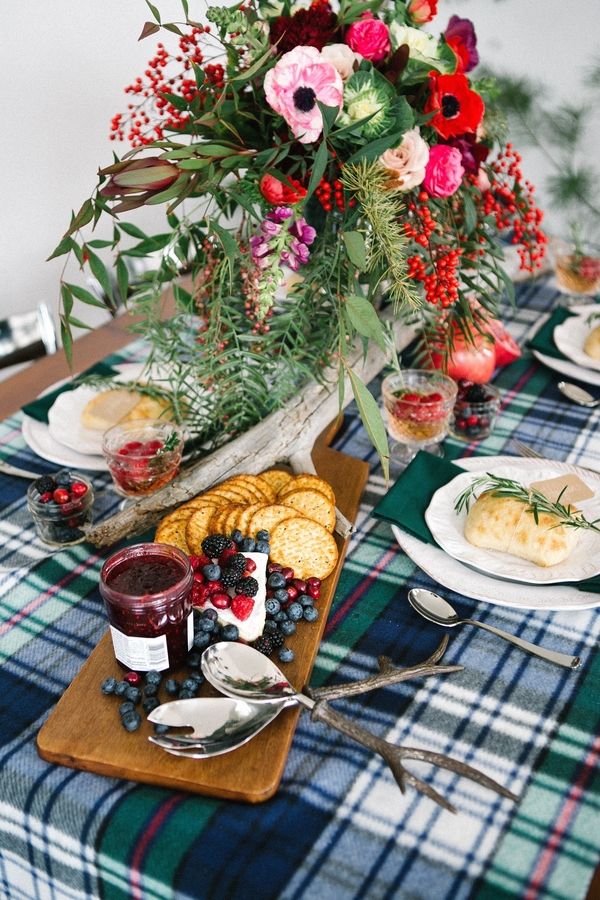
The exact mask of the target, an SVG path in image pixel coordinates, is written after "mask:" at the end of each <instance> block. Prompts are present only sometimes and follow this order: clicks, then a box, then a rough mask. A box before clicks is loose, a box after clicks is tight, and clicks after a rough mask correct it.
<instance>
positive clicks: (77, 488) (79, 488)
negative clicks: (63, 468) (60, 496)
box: [71, 481, 87, 497]
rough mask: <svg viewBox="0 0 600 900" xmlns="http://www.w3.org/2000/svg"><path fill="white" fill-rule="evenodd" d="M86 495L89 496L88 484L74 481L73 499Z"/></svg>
mask: <svg viewBox="0 0 600 900" xmlns="http://www.w3.org/2000/svg"><path fill="white" fill-rule="evenodd" d="M84 494H87V484H84V483H83V481H74V482H73V484H72V485H71V497H83V495H84Z"/></svg>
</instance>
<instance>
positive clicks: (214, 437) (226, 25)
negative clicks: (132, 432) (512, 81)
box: [53, 0, 545, 455]
mask: <svg viewBox="0 0 600 900" xmlns="http://www.w3.org/2000/svg"><path fill="white" fill-rule="evenodd" d="M437 3H438V0H393V2H385V0H371V2H362V0H340V4H339V8H338V9H337V10H334V9H333V8H332V6H331V5H330V4H329V2H328V0H314V2H312V3H311V5H310V6H298V7H293V6H292V5H291V3H290V0H284V2H283V3H276V2H269V0H243V2H242V3H241V4H240V5H236V6H233V7H230V8H224V7H209V8H208V11H207V12H206V18H207V20H208V22H209V24H208V25H203V24H201V23H200V22H197V21H196V20H194V19H193V18H190V12H189V5H188V2H187V0H182V7H183V20H182V21H181V22H169V23H162V22H161V18H160V13H159V11H158V9H156V7H154V6H153V5H152V4H150V3H149V2H148V6H149V8H150V10H151V12H152V15H153V21H149V22H146V24H145V25H144V28H143V31H142V34H141V37H143V38H147V37H149V36H150V35H153V34H155V33H156V32H158V31H159V30H160V29H161V28H162V29H164V30H166V32H167V33H168V36H169V38H170V39H172V40H173V41H175V42H176V43H177V46H176V48H175V50H174V52H170V51H168V50H167V48H166V46H165V44H163V43H160V44H159V45H158V48H157V50H156V54H155V56H154V57H153V58H152V59H151V60H150V62H149V64H148V67H147V69H146V70H145V72H144V74H143V76H140V77H138V78H136V79H135V81H134V82H133V83H132V84H131V85H129V86H128V87H127V88H126V93H127V94H128V96H129V103H128V107H127V111H126V112H125V113H119V114H117V115H115V117H114V118H113V120H112V123H111V139H112V140H113V141H114V142H119V141H129V142H130V144H131V147H132V149H131V150H129V151H128V152H127V153H125V154H124V155H123V156H122V158H121V159H119V158H118V157H116V159H115V162H114V163H113V164H112V165H110V166H107V167H105V168H103V169H101V171H100V179H99V184H98V187H97V189H96V191H95V193H94V194H93V196H92V197H91V198H90V199H88V200H87V201H86V202H85V203H84V204H83V206H82V207H81V209H80V210H79V212H78V213H77V214H74V215H73V217H72V220H71V224H70V227H69V229H68V231H67V233H66V234H65V236H64V237H63V239H62V240H61V242H60V244H59V245H58V247H57V248H56V250H55V252H54V254H53V256H57V255H61V254H69V253H72V254H74V256H75V257H76V259H77V261H78V262H79V264H80V266H82V267H83V266H89V268H90V270H91V272H92V273H93V275H94V276H95V278H96V279H97V280H98V281H99V282H100V284H101V286H102V289H103V292H104V295H105V303H106V304H107V305H109V306H112V305H114V304H115V303H116V302H117V301H118V297H119V296H120V298H123V299H125V298H127V303H128V304H129V305H130V306H131V307H132V308H133V310H134V311H135V312H137V313H141V315H142V325H141V326H140V330H141V332H142V333H143V334H144V335H145V336H146V337H147V338H148V339H149V341H150V345H151V352H152V361H153V362H158V363H165V362H167V363H169V371H170V372H171V373H172V375H170V378H169V385H168V387H169V390H170V391H172V393H173V395H174V397H175V406H176V409H177V410H178V412H179V414H180V415H181V416H183V415H185V416H186V418H187V420H188V423H189V425H190V427H191V428H192V429H193V430H195V432H196V433H197V435H198V437H199V438H200V439H201V441H202V442H204V444H205V445H207V443H210V442H211V441H212V442H214V441H224V440H226V439H228V438H230V437H232V436H234V435H236V434H239V433H241V432H243V431H244V430H246V429H247V428H248V427H250V426H251V425H253V424H254V423H256V422H257V421H258V420H260V419H261V418H263V417H264V416H265V415H266V414H268V413H269V412H270V411H271V410H273V409H275V408H277V407H278V406H280V405H281V404H283V403H284V402H285V401H286V400H287V399H289V398H290V397H291V396H292V395H293V394H294V393H295V392H296V391H297V390H298V387H299V385H301V384H302V383H303V382H304V381H305V380H307V379H308V378H311V377H317V378H319V377H322V378H329V373H330V372H331V371H332V370H333V371H336V370H337V371H338V372H339V374H340V376H341V375H344V374H345V373H346V371H348V370H349V364H348V359H347V355H348V349H349V347H350V345H351V344H352V343H353V342H354V340H355V339H356V337H357V335H360V336H361V337H362V338H364V339H365V340H372V341H375V342H377V343H378V344H379V345H380V346H381V347H382V348H384V349H385V348H387V349H390V346H391V340H390V332H389V327H388V325H387V324H386V323H388V322H389V321H390V320H392V319H393V318H397V317H398V316H407V315H410V316H411V317H412V320H413V321H418V322H419V323H420V326H421V327H422V331H423V335H424V338H425V341H426V342H429V344H431V343H433V344H434V345H435V347H436V349H437V351H438V355H439V350H440V348H442V357H443V356H444V354H445V353H447V352H448V349H451V348H452V343H453V340H454V338H455V336H456V335H459V336H460V335H462V336H463V339H465V338H464V336H465V335H466V340H467V341H468V340H472V339H474V338H473V336H474V335H476V334H477V333H485V332H487V331H488V330H489V329H488V328H487V325H486V322H487V320H488V319H491V318H493V317H494V316H495V314H496V308H497V303H498V298H499V297H500V295H501V294H502V292H503V290H505V289H507V288H510V280H509V279H508V277H507V275H506V274H505V272H504V270H503V268H502V246H501V240H502V238H503V237H505V238H506V239H507V240H508V241H510V242H512V243H513V244H514V245H516V247H517V248H518V250H519V254H520V259H521V265H522V267H523V268H524V269H526V270H528V271H530V272H533V271H534V270H535V269H536V268H537V267H538V266H539V265H540V263H541V260H542V258H543V255H544V243H545V237H544V235H543V233H542V231H541V227H540V226H541V219H542V214H541V212H540V211H539V210H538V209H537V207H536V205H535V202H534V197H533V193H534V189H533V187H532V185H531V184H530V183H529V182H527V181H524V180H523V177H522V173H521V167H520V157H519V155H518V154H517V153H516V152H515V150H514V149H513V147H512V146H511V144H504V145H503V144H502V143H500V144H499V145H498V142H499V140H500V139H502V135H501V133H500V129H499V123H498V120H497V118H495V117H493V116H491V115H489V112H488V114H486V103H488V101H489V100H490V98H492V97H493V90H494V86H493V83H492V81H491V80H490V79H479V80H477V79H476V78H475V77H474V76H473V75H472V74H471V73H472V72H473V70H474V68H475V67H476V66H477V64H478V62H479V56H478V51H477V39H476V34H475V30H474V27H473V24H472V23H471V22H470V21H469V20H468V19H464V18H459V17H458V16H452V17H451V19H450V21H449V22H448V23H447V25H446V27H445V29H444V30H443V32H442V33H441V34H439V35H436V34H433V33H431V32H430V31H429V30H424V29H423V26H428V27H429V23H430V22H431V21H432V20H433V19H434V17H435V15H436V13H437ZM173 36H174V37H173ZM488 105H489V104H488ZM154 204H163V205H164V206H165V214H166V226H165V230H164V231H163V232H162V233H160V234H155V235H147V234H145V233H144V232H143V231H142V230H141V229H140V228H139V227H138V226H137V225H134V224H131V223H127V222H125V221H123V220H122V218H121V216H122V214H124V213H128V212H130V211H132V210H135V209H136V208H137V207H140V206H142V205H154ZM105 215H110V216H112V217H114V232H113V238H112V240H110V241H101V240H89V239H86V238H85V237H84V234H83V232H82V229H83V228H84V227H85V226H86V225H88V224H89V223H91V222H93V223H94V224H95V223H96V222H97V221H98V219H99V218H100V217H101V216H105ZM102 248H106V252H109V251H110V252H112V253H113V256H114V273H115V276H114V278H113V277H112V272H111V270H110V267H107V265H106V264H105V262H103V260H102V259H101V257H100V255H99V254H98V253H97V252H96V251H97V250H98V249H100V250H101V249H102ZM139 258H144V259H146V258H147V260H148V262H149V267H148V268H147V269H146V271H145V272H144V274H143V276H141V277H139V278H137V279H133V278H132V276H131V265H130V263H131V261H132V260H135V259H139ZM184 273H187V274H188V275H189V276H190V277H189V278H188V280H187V281H186V280H182V274H184ZM171 284H172V285H173V292H174V297H175V303H176V311H175V314H174V315H173V316H171V317H170V318H168V319H166V320H164V321H163V320H161V317H160V315H159V310H160V304H161V297H162V295H163V294H164V290H165V287H166V286H168V285H171ZM61 291H62V302H63V316H62V323H63V341H64V344H65V347H66V349H67V352H69V349H70V342H71V336H70V327H71V325H72V324H75V325H80V324H81V322H80V320H79V319H76V318H74V317H73V312H72V310H73V306H74V301H75V300H79V301H83V302H84V303H98V302H99V301H98V300H97V299H96V298H95V297H94V296H93V295H92V294H91V293H90V292H89V291H87V290H85V289H84V288H82V287H79V286H77V285H75V284H73V283H71V282H69V281H67V280H65V279H64V278H63V281H62V284H61ZM473 295H476V296H477V302H475V303H474V302H473ZM349 374H350V380H351V384H352V387H353V390H354V393H355V395H356V397H357V400H358V401H359V408H360V411H361V415H362V416H363V421H364V422H365V425H366V427H367V429H368V431H369V434H370V435H371V437H372V438H373V440H374V442H375V444H376V446H377V448H378V449H379V450H380V452H383V453H384V455H385V447H383V445H382V442H383V440H384V439H383V438H382V436H381V433H382V431H383V429H382V428H381V426H380V424H378V421H377V419H378V416H379V413H378V410H377V405H376V404H375V401H374V400H373V399H372V397H371V395H370V394H369V393H368V391H367V389H366V387H365V386H364V385H362V384H361V383H360V381H359V379H358V378H357V376H356V375H355V374H354V373H353V372H352V371H351V370H350V371H349Z"/></svg>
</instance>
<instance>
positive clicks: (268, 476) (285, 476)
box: [260, 469, 294, 495]
mask: <svg viewBox="0 0 600 900" xmlns="http://www.w3.org/2000/svg"><path fill="white" fill-rule="evenodd" d="M260 477H261V478H262V480H263V481H266V482H267V484H270V485H271V487H272V489H273V490H274V491H275V495H277V494H278V493H279V491H280V490H281V489H282V488H283V487H285V485H286V484H289V482H290V481H291V480H292V478H293V477H294V476H293V475H292V473H291V472H287V471H286V470H285V469H267V471H266V472H261V473H260Z"/></svg>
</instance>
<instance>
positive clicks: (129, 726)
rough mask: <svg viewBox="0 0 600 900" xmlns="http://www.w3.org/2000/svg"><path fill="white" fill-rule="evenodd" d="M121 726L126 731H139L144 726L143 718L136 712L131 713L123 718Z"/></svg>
mask: <svg viewBox="0 0 600 900" xmlns="http://www.w3.org/2000/svg"><path fill="white" fill-rule="evenodd" d="M121 724H122V725H123V728H124V729H125V731H137V730H138V728H139V727H140V725H141V724H142V717H141V716H140V714H139V713H136V712H133V713H129V715H127V716H123V718H122V719H121Z"/></svg>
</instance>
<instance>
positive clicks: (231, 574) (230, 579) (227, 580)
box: [221, 567, 244, 587]
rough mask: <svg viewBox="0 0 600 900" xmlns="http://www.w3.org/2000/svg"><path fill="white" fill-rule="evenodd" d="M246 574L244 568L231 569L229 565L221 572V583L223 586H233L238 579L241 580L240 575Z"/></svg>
mask: <svg viewBox="0 0 600 900" xmlns="http://www.w3.org/2000/svg"><path fill="white" fill-rule="evenodd" d="M243 574H244V570H243V569H242V571H241V572H240V571H239V569H230V568H229V567H228V568H226V569H225V571H224V572H222V573H221V584H222V585H223V587H233V586H234V584H235V583H236V581H239V578H240V575H243Z"/></svg>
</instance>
